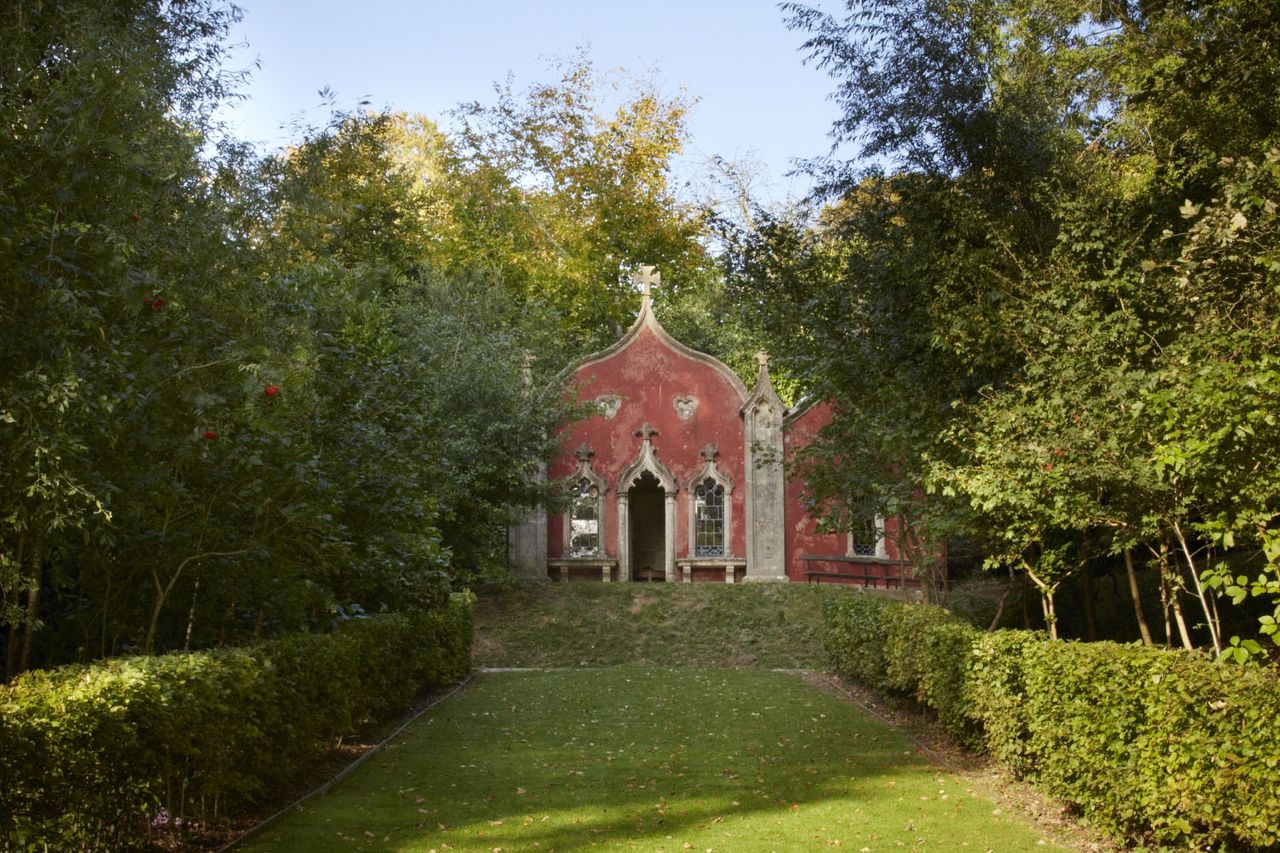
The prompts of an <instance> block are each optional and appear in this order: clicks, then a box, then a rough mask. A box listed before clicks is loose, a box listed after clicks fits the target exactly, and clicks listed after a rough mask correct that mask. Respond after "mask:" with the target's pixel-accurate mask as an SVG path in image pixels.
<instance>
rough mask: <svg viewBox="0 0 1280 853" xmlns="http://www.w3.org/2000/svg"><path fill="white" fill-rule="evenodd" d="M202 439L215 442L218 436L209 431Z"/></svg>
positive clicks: (206, 431) (205, 432)
mask: <svg viewBox="0 0 1280 853" xmlns="http://www.w3.org/2000/svg"><path fill="white" fill-rule="evenodd" d="M200 437H201V438H203V439H204V440H205V441H213V440H214V439H215V438H217V437H218V434H217V433H216V432H214V431H213V430H211V429H207V430H205V431H204V435H202V436H200Z"/></svg>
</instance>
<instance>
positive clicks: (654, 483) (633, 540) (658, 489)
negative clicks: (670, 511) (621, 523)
mask: <svg viewBox="0 0 1280 853" xmlns="http://www.w3.org/2000/svg"><path fill="white" fill-rule="evenodd" d="M627 504H628V509H629V512H628V515H629V516H630V524H629V527H630V528H631V529H630V530H629V531H628V532H627V535H628V536H630V546H631V547H630V548H629V549H628V551H629V553H630V555H631V579H632V580H637V581H660V580H666V564H667V530H666V514H667V513H666V492H665V490H664V489H663V488H662V484H661V483H659V482H658V478H657V477H655V476H653V474H652V473H651V472H649V471H645V472H644V473H643V474H641V475H640V476H639V477H638V478H636V481H635V484H634V485H632V487H631V488H630V489H628V490H627Z"/></svg>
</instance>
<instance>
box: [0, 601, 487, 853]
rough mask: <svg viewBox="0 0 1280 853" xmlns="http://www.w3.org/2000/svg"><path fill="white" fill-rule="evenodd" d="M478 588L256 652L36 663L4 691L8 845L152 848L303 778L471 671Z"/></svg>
mask: <svg viewBox="0 0 1280 853" xmlns="http://www.w3.org/2000/svg"><path fill="white" fill-rule="evenodd" d="M472 606H473V600H472V599H471V598H470V596H468V595H460V596H454V598H453V600H452V601H451V602H450V604H449V607H448V608H447V609H442V610H439V611H431V612H426V613H415V614H412V615H408V614H392V615H384V616H379V617H376V618H372V619H367V620H359V621H353V622H350V623H347V624H345V625H343V626H342V627H341V628H340V629H339V630H338V631H335V632H334V633H332V634H325V635H296V636H289V637H284V638H281V639H278V640H272V641H270V642H267V643H263V644H261V645H259V646H255V647H252V648H244V649H222V650H213V651H205V652H195V653H183V654H171V655H163V656H159V657H149V658H119V659H113V660H109V661H104V662H101V663H97V664H93V665H89V666H74V667H62V668H60V669H56V670H50V671H43V672H32V673H28V674H26V675H24V676H23V677H21V678H20V679H19V680H18V681H17V682H16V683H15V684H14V685H12V686H10V687H7V688H4V689H3V691H0V778H3V780H4V782H3V785H0V837H3V838H4V839H5V846H6V847H16V848H25V847H26V846H27V845H28V844H40V845H44V844H47V845H50V846H53V847H60V848H88V849H119V848H128V847H142V846H146V845H147V844H149V843H150V841H151V840H152V837H153V836H154V835H155V834H156V833H159V832H165V831H168V829H169V828H171V827H172V826H173V825H174V824H172V823H166V822H164V821H160V822H159V823H158V822H157V821H156V818H157V816H158V815H159V814H160V813H161V809H164V813H165V814H166V815H168V816H169V817H170V818H172V819H181V820H183V821H184V822H185V821H186V820H189V819H194V820H200V821H209V820H214V819H217V818H218V817H220V816H223V815H225V814H226V813H227V811H228V810H234V809H235V808H236V807H237V806H238V805H240V804H243V803H246V802H252V801H253V800H254V799H255V798H256V797H258V796H260V795H261V794H262V793H263V792H264V791H268V790H273V789H275V788H277V787H278V786H279V785H281V784H283V783H285V782H287V781H288V780H289V779H291V778H292V777H293V776H294V775H295V774H296V772H297V771H298V769H299V768H300V767H302V766H305V764H306V763H307V762H308V761H310V760H312V759H314V758H315V757H316V756H317V755H319V754H320V753H321V752H322V751H323V750H324V749H325V746H326V743H327V741H328V740H329V739H330V738H333V737H335V736H337V735H340V734H344V733H348V732H350V731H351V729H352V727H353V726H354V725H356V724H357V723H359V722H362V721H365V720H370V719H379V718H385V717H387V716H389V715H391V714H395V713H398V712H400V711H402V710H403V709H404V708H405V707H406V706H407V704H408V702H409V701H410V700H411V699H412V697H413V696H414V695H415V694H416V693H417V692H418V691H420V690H422V689H426V688H434V687H440V686H443V685H445V684H449V683H451V682H454V681H457V680H459V679H460V678H462V677H463V676H464V675H465V674H466V673H467V672H468V671H469V670H470V646H471V618H472Z"/></svg>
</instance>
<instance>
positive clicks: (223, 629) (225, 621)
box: [218, 596, 239, 648]
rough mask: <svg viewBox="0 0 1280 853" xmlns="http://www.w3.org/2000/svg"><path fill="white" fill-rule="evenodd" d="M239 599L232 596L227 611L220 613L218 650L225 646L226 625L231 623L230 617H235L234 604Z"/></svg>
mask: <svg viewBox="0 0 1280 853" xmlns="http://www.w3.org/2000/svg"><path fill="white" fill-rule="evenodd" d="M238 603H239V599H237V598H235V597H234V596H232V598H231V601H230V602H229V603H228V604H227V609H226V610H224V611H223V612H222V624H221V625H219V626H218V648H222V647H223V646H225V645H226V644H227V625H228V623H230V621H231V617H233V616H235V613H236V604H238Z"/></svg>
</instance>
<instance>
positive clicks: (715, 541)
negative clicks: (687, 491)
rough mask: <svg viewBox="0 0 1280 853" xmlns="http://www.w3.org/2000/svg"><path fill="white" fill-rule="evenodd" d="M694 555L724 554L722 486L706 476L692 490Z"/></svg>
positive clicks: (710, 555)
mask: <svg viewBox="0 0 1280 853" xmlns="http://www.w3.org/2000/svg"><path fill="white" fill-rule="evenodd" d="M693 523H694V549H693V552H694V556H695V557H723V556H724V486H722V485H720V484H719V483H717V482H716V481H715V480H713V479H711V478H710V477H708V478H707V479H706V480H703V481H702V482H701V483H699V484H698V487H697V488H696V489H694V491H693Z"/></svg>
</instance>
